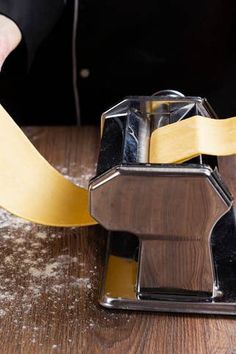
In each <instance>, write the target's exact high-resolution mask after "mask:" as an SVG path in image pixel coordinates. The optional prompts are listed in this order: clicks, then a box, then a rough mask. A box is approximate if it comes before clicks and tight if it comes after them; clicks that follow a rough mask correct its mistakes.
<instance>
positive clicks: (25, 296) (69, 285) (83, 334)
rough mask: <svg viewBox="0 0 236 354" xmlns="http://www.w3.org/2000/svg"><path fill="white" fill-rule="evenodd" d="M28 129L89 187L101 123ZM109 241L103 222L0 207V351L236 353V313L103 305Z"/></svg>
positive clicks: (47, 151)
mask: <svg viewBox="0 0 236 354" xmlns="http://www.w3.org/2000/svg"><path fill="white" fill-rule="evenodd" d="M25 132H26V133H27V135H28V136H29V138H30V139H31V141H32V142H33V143H34V145H35V146H36V147H37V148H38V149H39V151H40V152H41V153H42V154H43V156H45V157H46V158H47V159H48V160H49V161H50V162H51V163H52V164H53V165H54V166H55V167H57V168H58V169H59V170H60V171H61V172H62V173H63V174H65V175H67V176H71V178H72V180H73V181H74V182H76V183H79V184H80V185H86V183H87V182H88V179H89V178H90V177H91V176H92V175H93V173H94V170H95V162H96V158H97V156H96V155H97V150H98V144H99V133H98V131H97V130H96V128H93V127H84V128H82V129H77V128H73V127H66V128H63V127H51V128H48V127H43V128H36V127H35V128H27V129H25ZM231 160H232V159H231ZM231 160H230V158H228V159H226V160H224V162H223V167H224V169H225V170H227V169H228V171H231V172H229V173H228V174H227V178H228V182H229V184H230V185H231V187H232V189H233V188H235V187H234V186H236V183H234V182H236V181H235V177H234V173H233V172H232V169H230V163H231V162H232V161H231ZM234 164H235V166H236V163H235V160H234ZM78 176H81V177H79V178H78ZM105 241H106V232H105V231H104V230H103V229H102V228H101V227H100V226H95V227H90V228H81V229H79V228H69V229H65V228H50V227H42V226H38V225H34V224H31V223H28V222H23V221H21V220H19V219H17V218H15V217H12V216H10V215H9V214H8V213H6V212H4V211H0V260H1V262H0V322H1V326H0V353H1V354H2V353H4V354H5V353H30V354H33V353H43V354H46V353H91V354H94V353H103V354H104V353H119V354H123V353H133V354H137V353H140V354H144V353H148V354H152V353H153V354H154V353H156V354H158V353H160V354H164V353H168V354H172V353H180V354H194V353H209V354H213V353H217V354H220V353H222V354H223V353H224V354H226V353H227V354H233V353H236V319H235V318H234V317H227V316H206V315H205V316H203V315H202V316H199V315H181V314H179V315H176V314H163V313H141V312H125V311H113V310H106V309H104V308H102V307H100V306H99V305H98V302H97V299H98V294H99V285H100V282H101V275H102V270H103V262H104V252H105Z"/></svg>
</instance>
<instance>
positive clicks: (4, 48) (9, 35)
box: [0, 15, 22, 68]
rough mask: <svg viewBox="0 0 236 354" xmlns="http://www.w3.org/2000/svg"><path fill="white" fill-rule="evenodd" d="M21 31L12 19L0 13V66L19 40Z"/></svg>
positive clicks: (0, 66)
mask: <svg viewBox="0 0 236 354" xmlns="http://www.w3.org/2000/svg"><path fill="white" fill-rule="evenodd" d="M21 38H22V36H21V31H20V29H19V27H18V26H17V25H16V23H15V22H14V21H12V20H11V19H9V18H8V17H6V16H3V15H0V68H2V65H3V63H4V62H5V60H6V58H7V57H8V55H9V54H10V53H11V52H12V51H13V50H14V49H15V48H16V47H17V45H18V44H19V43H20V41H21Z"/></svg>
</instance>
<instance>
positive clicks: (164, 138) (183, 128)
mask: <svg viewBox="0 0 236 354" xmlns="http://www.w3.org/2000/svg"><path fill="white" fill-rule="evenodd" d="M200 154H204V155H216V156H224V155H233V154H236V117H233V118H228V119H211V118H206V117H201V116H194V117H191V118H188V119H185V120H182V121H180V122H177V123H173V124H170V125H167V126H164V127H161V128H159V129H156V130H155V131H153V133H152V135H151V140H150V153H149V162H150V163H181V162H184V161H186V160H189V159H191V158H193V157H195V156H198V155H200Z"/></svg>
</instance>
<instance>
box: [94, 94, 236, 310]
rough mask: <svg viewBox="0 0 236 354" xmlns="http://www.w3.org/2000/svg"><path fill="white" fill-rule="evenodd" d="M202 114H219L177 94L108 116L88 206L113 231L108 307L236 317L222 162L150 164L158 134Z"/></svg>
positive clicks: (131, 104)
mask: <svg viewBox="0 0 236 354" xmlns="http://www.w3.org/2000/svg"><path fill="white" fill-rule="evenodd" d="M119 114H120V116H119ZM195 114H198V115H204V116H208V117H209V116H214V112H213V111H212V109H211V108H210V106H209V105H208V104H207V102H206V100H203V99H201V98H195V97H190V98H189V97H179V96H176V97H172V96H171V97H168V96H161V97H139V98H130V99H127V100H124V101H123V102H121V104H120V105H117V106H116V107H114V108H112V109H110V110H109V111H107V112H105V113H104V114H103V117H102V120H103V131H102V140H101V149H100V155H99V161H98V170H97V177H96V178H94V179H93V180H92V181H91V183H90V208H91V215H92V216H93V217H94V218H95V219H96V220H97V221H98V222H99V223H100V224H101V225H103V226H104V227H105V228H106V229H108V230H110V236H109V243H108V250H107V262H106V273H105V277H104V283H103V289H102V295H101V304H102V305H104V306H106V307H114V308H123V309H143V310H158V311H177V312H179V311H182V312H204V313H231V314H233V313H235V314H236V291H235V294H232V291H231V292H230V289H231V288H230V285H229V284H228V283H227V279H226V275H225V269H226V268H225V267H226V266H225V265H224V264H225V263H224V262H222V261H219V254H220V252H219V244H220V240H222V238H223V237H226V236H227V237H228V234H229V233H227V227H228V228H229V225H230V222H229V220H230V221H231V222H233V220H234V218H233V217H232V203H233V200H232V196H231V195H230V193H229V192H228V190H227V188H226V187H225V185H224V184H223V182H222V180H221V177H220V175H219V173H218V171H217V158H216V157H215V158H209V157H208V156H199V157H198V158H195V159H194V160H191V161H189V162H188V163H185V164H182V165H166V164H163V165H153V164H149V163H148V160H147V158H148V150H149V137H150V134H151V132H152V130H153V129H157V128H158V127H160V126H163V125H166V124H171V123H173V122H175V121H178V120H181V119H185V118H188V117H190V116H192V115H195ZM225 220H227V222H226V221H225ZM222 230H223V234H224V235H222ZM230 230H232V227H231V229H230ZM231 241H232V240H231ZM233 247H234V245H233V244H232V242H231V249H232V250H233ZM235 251H236V247H235ZM235 251H234V252H235ZM232 252H233V251H232ZM221 256H222V255H221ZM221 259H222V258H221ZM226 262H227V261H226ZM222 274H224V279H222ZM231 290H232V289H231ZM229 292H230V295H229Z"/></svg>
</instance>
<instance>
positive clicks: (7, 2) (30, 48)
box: [0, 0, 65, 66]
mask: <svg viewBox="0 0 236 354" xmlns="http://www.w3.org/2000/svg"><path fill="white" fill-rule="evenodd" d="M64 4H65V0H20V1H19V0H0V14H1V15H2V16H1V18H0V66H1V65H2V64H3V62H4V60H5V59H6V57H7V56H8V55H9V54H10V53H11V51H12V50H13V49H14V48H15V47H16V46H17V45H18V44H19V43H20V41H21V38H22V40H23V41H24V43H25V45H26V49H27V54H28V62H31V60H32V57H33V56H34V53H35V50H36V49H37V47H38V45H39V44H40V43H41V41H42V40H43V39H44V38H45V37H46V36H47V34H48V33H49V32H50V30H51V29H52V28H53V26H54V25H55V23H56V22H57V20H58V19H59V17H60V15H61V14H62V11H63V7H64Z"/></svg>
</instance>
